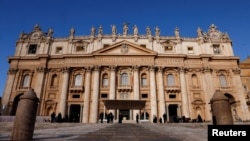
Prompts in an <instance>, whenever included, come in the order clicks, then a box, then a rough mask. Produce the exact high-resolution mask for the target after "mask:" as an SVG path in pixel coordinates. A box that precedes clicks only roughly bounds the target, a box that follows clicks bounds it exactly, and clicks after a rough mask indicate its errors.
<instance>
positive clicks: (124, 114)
mask: <svg viewBox="0 0 250 141" xmlns="http://www.w3.org/2000/svg"><path fill="white" fill-rule="evenodd" d="M120 114H121V115H122V117H123V119H124V118H125V119H126V120H130V118H129V117H130V114H129V110H127V109H126V110H120Z"/></svg>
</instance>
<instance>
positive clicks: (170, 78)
mask: <svg viewBox="0 0 250 141" xmlns="http://www.w3.org/2000/svg"><path fill="white" fill-rule="evenodd" d="M167 81H168V82H167V84H168V86H174V76H173V74H168V75H167Z"/></svg>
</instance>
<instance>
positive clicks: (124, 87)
mask: <svg viewBox="0 0 250 141" xmlns="http://www.w3.org/2000/svg"><path fill="white" fill-rule="evenodd" d="M117 89H118V91H119V92H131V91H132V86H131V85H118V87H117Z"/></svg>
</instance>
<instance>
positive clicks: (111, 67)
mask: <svg viewBox="0 0 250 141" xmlns="http://www.w3.org/2000/svg"><path fill="white" fill-rule="evenodd" d="M109 68H110V70H111V71H115V70H116V68H117V66H115V65H111V66H109Z"/></svg>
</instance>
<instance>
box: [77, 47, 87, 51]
mask: <svg viewBox="0 0 250 141" xmlns="http://www.w3.org/2000/svg"><path fill="white" fill-rule="evenodd" d="M84 51H85V47H84V46H77V47H76V52H84Z"/></svg>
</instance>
